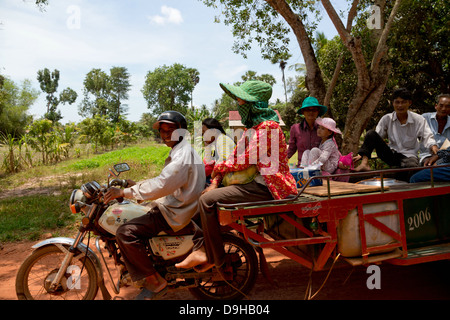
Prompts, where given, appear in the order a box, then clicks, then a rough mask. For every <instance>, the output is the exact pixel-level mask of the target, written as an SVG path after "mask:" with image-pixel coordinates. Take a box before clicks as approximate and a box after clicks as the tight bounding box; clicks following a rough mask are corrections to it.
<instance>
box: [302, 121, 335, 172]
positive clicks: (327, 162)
mask: <svg viewBox="0 0 450 320" xmlns="http://www.w3.org/2000/svg"><path fill="white" fill-rule="evenodd" d="M316 124H317V125H318V128H317V136H319V137H320V138H322V141H321V142H320V145H319V147H318V148H312V149H311V150H306V151H305V152H303V156H302V160H301V167H307V166H311V165H317V164H322V165H321V170H322V174H325V175H326V174H333V173H334V172H335V171H336V169H337V168H338V166H339V158H340V157H341V153H340V152H339V149H338V146H337V144H336V140H335V139H334V134H335V133H337V134H342V132H341V130H339V129H338V128H336V122H335V121H334V120H333V119H331V118H323V119H322V118H317V120H316Z"/></svg>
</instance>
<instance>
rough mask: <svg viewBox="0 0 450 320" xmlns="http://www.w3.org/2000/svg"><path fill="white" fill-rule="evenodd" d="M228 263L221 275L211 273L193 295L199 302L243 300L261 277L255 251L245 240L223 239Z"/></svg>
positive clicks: (192, 290) (236, 238)
mask: <svg viewBox="0 0 450 320" xmlns="http://www.w3.org/2000/svg"><path fill="white" fill-rule="evenodd" d="M223 242H224V248H225V252H226V254H227V255H226V262H225V265H224V266H223V267H222V268H221V273H218V272H217V271H216V270H214V269H212V270H209V271H208V272H207V273H208V274H210V275H211V274H213V275H212V276H205V277H202V278H201V281H200V283H199V285H198V286H197V287H196V288H191V289H190V291H191V293H192V294H193V295H194V296H195V297H196V298H198V299H208V300H235V299H242V298H244V297H245V296H246V295H247V294H248V292H250V290H251V289H252V288H253V286H254V284H255V282H256V277H257V276H258V259H257V257H256V253H255V250H254V249H253V247H252V246H251V245H250V244H248V243H247V242H245V241H244V240H243V239H241V238H239V237H236V236H234V235H230V234H224V235H223Z"/></svg>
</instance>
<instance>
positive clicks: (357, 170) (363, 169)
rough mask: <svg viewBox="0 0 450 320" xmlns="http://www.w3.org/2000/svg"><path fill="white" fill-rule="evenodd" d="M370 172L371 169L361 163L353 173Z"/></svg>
mask: <svg viewBox="0 0 450 320" xmlns="http://www.w3.org/2000/svg"><path fill="white" fill-rule="evenodd" d="M370 170H372V168H371V167H370V166H369V165H367V164H365V163H361V164H360V165H359V166H357V167H356V168H355V169H354V170H353V171H356V172H361V171H370Z"/></svg>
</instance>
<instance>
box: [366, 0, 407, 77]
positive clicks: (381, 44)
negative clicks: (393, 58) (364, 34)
mask: <svg viewBox="0 0 450 320" xmlns="http://www.w3.org/2000/svg"><path fill="white" fill-rule="evenodd" d="M401 2H402V1H401V0H396V1H395V4H394V7H393V8H392V11H391V15H390V16H389V19H388V22H387V23H386V25H385V26H384V29H383V33H382V34H381V37H380V40H379V41H378V45H377V49H376V50H375V53H374V55H373V58H372V63H371V72H378V68H379V66H380V61H381V59H382V58H383V56H384V55H385V54H386V52H387V46H386V41H387V38H388V35H389V31H390V29H391V26H392V23H393V22H394V19H395V16H396V15H397V12H398V10H399V8H400V4H401Z"/></svg>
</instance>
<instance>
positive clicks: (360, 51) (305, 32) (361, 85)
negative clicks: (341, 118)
mask: <svg viewBox="0 0 450 320" xmlns="http://www.w3.org/2000/svg"><path fill="white" fill-rule="evenodd" d="M203 2H204V3H205V4H206V5H208V6H215V4H216V2H220V3H221V4H222V5H223V10H222V13H223V14H224V15H225V18H226V19H225V23H226V24H231V25H233V35H234V36H235V37H236V38H238V40H240V41H241V42H240V43H239V42H236V43H235V46H234V49H235V51H237V52H240V51H241V52H245V51H246V50H248V49H250V47H251V40H253V39H255V40H256V41H257V42H258V44H259V45H260V47H261V50H262V56H263V58H266V59H270V60H271V61H272V62H274V61H280V60H282V58H284V59H285V58H286V56H289V53H288V48H287V44H288V42H289V38H288V32H287V31H288V30H289V28H290V29H291V30H292V32H293V33H294V35H295V37H296V39H297V42H298V44H299V47H300V50H301V52H302V55H303V58H304V60H305V65H306V79H305V83H306V87H307V88H308V90H309V92H310V94H311V95H312V96H315V97H316V98H317V99H318V100H319V102H322V103H323V102H324V101H325V98H326V96H330V95H331V94H330V93H331V92H332V91H333V87H332V86H328V88H327V86H326V84H325V81H324V79H323V76H322V72H321V68H320V66H319V64H318V61H317V58H316V53H315V52H314V48H313V45H312V43H313V40H312V36H311V35H312V30H314V28H315V25H314V24H313V23H309V25H307V24H306V22H307V21H308V17H311V15H313V18H312V19H309V20H310V21H315V19H317V18H318V14H319V11H318V9H317V4H318V1H285V0H265V1H264V2H263V1H257V0H249V1H236V2H234V1H233V2H232V3H230V2H229V1H226V0H217V1H215V0H203ZM400 2H401V0H396V1H395V2H394V1H392V4H389V5H386V1H384V0H375V4H376V5H377V6H378V8H380V12H381V14H380V16H379V17H377V19H379V20H380V22H381V23H380V25H381V29H379V30H377V29H372V30H366V31H367V32H370V33H371V34H372V42H371V44H370V45H372V46H374V47H375V50H374V52H373V54H372V55H371V56H368V57H365V54H366V53H367V51H364V48H363V43H362V41H361V38H360V37H359V36H358V34H357V33H355V34H353V33H352V27H353V21H354V19H355V18H356V17H357V15H358V13H359V14H360V16H362V15H363V14H364V12H365V11H364V10H365V9H367V8H368V6H369V4H368V3H367V2H366V1H359V0H353V1H352V2H351V7H350V10H349V12H348V16H347V23H346V25H344V23H343V22H342V21H341V19H340V17H339V15H338V14H337V12H336V10H335V8H334V6H333V5H332V4H331V2H330V1H329V0H322V1H321V3H322V5H323V7H324V8H325V11H326V12H327V14H328V16H329V17H330V19H331V21H332V22H333V24H334V26H335V28H336V30H337V32H338V34H339V37H340V39H341V41H342V43H343V44H344V46H345V47H346V49H347V50H348V51H350V53H351V55H352V59H353V62H354V64H355V68H356V74H357V84H356V87H355V88H354V93H353V97H352V99H351V101H350V104H349V109H348V114H347V118H346V123H345V129H344V144H343V152H347V151H355V150H356V149H357V148H358V145H359V137H360V135H361V133H362V131H363V130H364V128H365V127H366V125H367V122H368V121H369V119H370V118H371V116H372V114H373V111H374V109H375V107H376V105H377V103H378V101H379V99H380V97H381V95H382V93H383V91H384V88H385V85H386V82H387V80H388V76H389V72H390V68H391V64H390V62H389V59H388V57H387V52H388V46H387V38H388V35H389V31H390V28H391V26H392V24H393V23H394V18H395V17H396V15H397V12H398V9H399V5H400ZM387 7H388V8H389V9H391V10H389V11H390V15H389V16H388V17H387V18H386V19H385V13H386V12H387V11H388V10H387ZM366 17H367V16H366ZM282 20H284V21H282ZM286 24H287V26H286ZM252 31H254V32H255V33H256V36H254V37H252V34H251V32H252ZM249 40H250V41H249ZM281 57H282V58H281ZM336 75H337V76H338V75H339V73H338V72H337V73H336Z"/></svg>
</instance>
